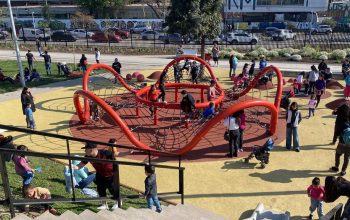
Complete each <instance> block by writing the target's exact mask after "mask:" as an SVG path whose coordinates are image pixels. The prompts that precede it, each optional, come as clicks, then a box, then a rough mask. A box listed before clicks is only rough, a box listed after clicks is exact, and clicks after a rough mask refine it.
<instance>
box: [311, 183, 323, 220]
mask: <svg viewBox="0 0 350 220" xmlns="http://www.w3.org/2000/svg"><path fill="white" fill-rule="evenodd" d="M307 195H308V196H309V197H310V199H311V205H310V215H309V218H308V219H312V213H313V212H314V211H315V210H316V209H317V214H318V217H319V218H321V217H322V216H323V197H324V195H325V190H324V187H323V186H321V183H320V178H318V177H315V178H314V179H313V180H312V185H310V186H309V187H308V188H307Z"/></svg>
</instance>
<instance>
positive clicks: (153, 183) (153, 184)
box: [144, 165, 162, 213]
mask: <svg viewBox="0 0 350 220" xmlns="http://www.w3.org/2000/svg"><path fill="white" fill-rule="evenodd" d="M145 174H146V176H147V177H146V179H145V194H144V198H145V199H146V200H147V204H148V208H149V209H152V207H153V203H155V205H156V208H157V209H156V212H159V213H160V212H162V207H161V206H160V202H159V199H158V194H157V177H156V174H155V170H154V166H152V165H146V166H145Z"/></svg>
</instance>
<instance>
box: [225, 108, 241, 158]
mask: <svg viewBox="0 0 350 220" xmlns="http://www.w3.org/2000/svg"><path fill="white" fill-rule="evenodd" d="M240 124H241V120H240V118H239V113H238V112H235V113H233V114H232V115H230V116H229V117H227V118H226V119H225V120H224V126H225V127H226V128H227V130H228V133H229V144H228V146H229V153H228V154H226V156H227V157H231V158H232V157H237V156H238V149H239V144H240V143H239V137H240V132H239V125H240Z"/></svg>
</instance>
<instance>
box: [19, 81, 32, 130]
mask: <svg viewBox="0 0 350 220" xmlns="http://www.w3.org/2000/svg"><path fill="white" fill-rule="evenodd" d="M21 103H22V112H23V115H26V112H25V109H26V107H27V105H28V104H30V105H31V107H30V108H31V109H32V112H35V104H34V97H33V96H32V93H31V92H30V90H29V88H28V87H24V88H23V89H22V93H21ZM26 122H27V128H30V122H29V120H27V119H26Z"/></svg>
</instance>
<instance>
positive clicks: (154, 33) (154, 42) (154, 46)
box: [153, 30, 156, 51]
mask: <svg viewBox="0 0 350 220" xmlns="http://www.w3.org/2000/svg"><path fill="white" fill-rule="evenodd" d="M153 51H156V31H154V30H153Z"/></svg>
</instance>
